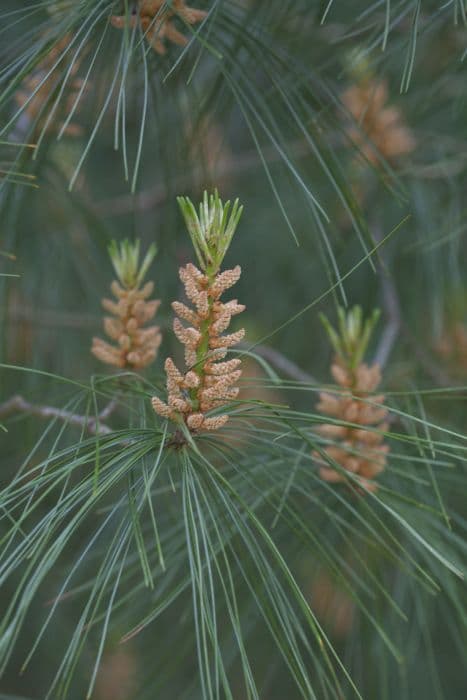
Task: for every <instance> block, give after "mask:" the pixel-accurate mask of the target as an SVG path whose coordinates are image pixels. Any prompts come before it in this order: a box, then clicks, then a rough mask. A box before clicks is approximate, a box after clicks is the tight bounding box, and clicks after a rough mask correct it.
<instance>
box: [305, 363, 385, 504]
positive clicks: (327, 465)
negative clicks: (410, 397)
mask: <svg viewBox="0 0 467 700" xmlns="http://www.w3.org/2000/svg"><path fill="white" fill-rule="evenodd" d="M331 372H332V375H333V377H334V379H335V380H336V382H337V384H338V385H339V386H340V387H342V392H340V393H336V394H331V393H329V392H322V393H321V394H320V401H319V403H318V406H317V408H318V410H319V411H321V413H323V414H325V415H327V416H330V417H332V418H334V419H335V420H336V423H325V424H323V425H321V426H319V428H318V429H317V430H318V432H319V433H320V435H322V436H323V437H325V438H329V439H331V440H334V441H335V444H333V445H327V446H326V447H325V448H324V450H323V451H324V455H322V454H319V453H318V452H314V453H313V456H314V457H315V459H316V461H317V462H318V463H319V464H320V469H319V474H320V476H321V478H322V479H324V481H330V482H341V481H346V477H345V474H344V473H342V472H340V471H338V470H337V469H335V468H333V467H332V461H334V462H336V463H337V464H338V465H339V466H340V467H342V469H343V470H345V471H348V472H351V473H353V474H355V476H357V477H358V480H359V481H360V480H361V481H362V482H363V483H364V486H365V488H366V489H367V490H369V491H375V490H376V488H377V485H376V483H374V482H372V480H373V479H374V478H375V477H376V476H377V475H378V474H379V473H380V472H382V471H383V469H384V467H385V464H386V455H387V453H388V451H389V447H388V445H385V444H383V441H384V433H385V432H386V431H387V430H388V427H389V424H388V422H387V416H388V411H387V410H386V409H385V408H384V406H383V405H382V404H383V402H384V396H383V395H382V394H379V395H371V392H373V391H374V390H375V389H376V388H377V387H378V385H379V383H380V381H381V370H380V368H379V366H378V365H373V366H372V367H369V366H368V365H366V364H364V363H361V364H360V365H358V367H357V368H356V370H354V371H352V370H350V369H349V368H347V367H345V366H344V365H343V364H342V363H340V362H339V361H336V362H335V363H334V364H333V365H332V367H331ZM343 423H346V424H347V423H352V424H354V425H355V427H354V426H351V425H345V424H343ZM357 426H358V427H357ZM325 456H327V457H329V461H327V460H326V458H325ZM368 480H369V481H368Z"/></svg>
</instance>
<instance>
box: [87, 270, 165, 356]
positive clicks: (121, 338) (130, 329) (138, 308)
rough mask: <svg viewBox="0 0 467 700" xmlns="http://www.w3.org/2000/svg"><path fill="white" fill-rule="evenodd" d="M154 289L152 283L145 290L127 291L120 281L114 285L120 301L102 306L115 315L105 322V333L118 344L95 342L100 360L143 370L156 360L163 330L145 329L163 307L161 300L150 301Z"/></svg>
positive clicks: (94, 351) (94, 349) (114, 290)
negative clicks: (145, 325) (146, 324)
mask: <svg viewBox="0 0 467 700" xmlns="http://www.w3.org/2000/svg"><path fill="white" fill-rule="evenodd" d="M153 289H154V284H153V283H152V282H147V283H146V284H145V285H144V286H143V287H142V288H141V289H140V288H138V287H134V288H128V289H125V288H124V287H122V286H121V285H120V284H119V283H118V282H117V281H115V280H114V281H113V282H112V285H111V290H112V293H113V295H114V297H115V298H116V301H112V300H111V299H103V300H102V306H103V307H104V309H105V310H106V311H108V312H109V313H110V314H111V316H106V317H105V318H104V330H105V332H106V334H107V336H108V337H109V338H110V339H111V340H112V341H114V343H113V344H111V343H107V342H106V341H105V340H101V339H100V338H93V343H92V352H93V354H94V355H95V356H96V357H97V358H98V359H99V360H102V362H105V363H106V364H108V365H114V366H115V367H120V368H124V367H126V368H131V369H142V368H143V367H147V366H148V365H150V364H151V362H153V361H154V360H155V358H156V356H157V350H158V348H159V345H160V343H161V339H162V336H161V334H160V332H159V326H148V327H147V328H143V326H144V324H145V323H147V322H148V321H150V320H151V319H152V318H153V317H154V315H155V313H156V311H157V309H158V308H159V305H160V301H159V300H153V301H148V297H150V296H151V294H152V291H153Z"/></svg>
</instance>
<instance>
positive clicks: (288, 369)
mask: <svg viewBox="0 0 467 700" xmlns="http://www.w3.org/2000/svg"><path fill="white" fill-rule="evenodd" d="M250 347H251V346H250V345H248V344H247V343H242V344H241V345H240V346H239V348H240V349H241V350H243V349H244V350H248V349H249V348H250ZM252 352H255V353H256V354H257V355H259V356H260V357H262V358H263V359H264V360H266V361H267V362H269V364H271V365H273V367H275V368H276V369H278V370H279V371H280V372H283V373H284V374H285V375H286V376H287V377H290V378H291V379H295V380H296V381H298V382H306V383H307V384H318V382H317V380H316V379H315V378H314V377H313V376H312V375H311V374H308V372H305V370H303V369H302V368H301V367H299V366H298V365H297V364H295V362H292V360H289V358H288V357H286V356H285V355H283V354H282V353H281V352H279V351H278V350H275V349H274V348H271V347H269V346H268V345H254V346H253V348H252Z"/></svg>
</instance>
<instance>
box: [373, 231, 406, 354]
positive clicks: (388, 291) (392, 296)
mask: <svg viewBox="0 0 467 700" xmlns="http://www.w3.org/2000/svg"><path fill="white" fill-rule="evenodd" d="M373 230H374V238H375V241H376V242H377V243H379V242H380V241H381V240H382V232H381V230H380V228H379V226H378V225H376V226H374V229H373ZM378 271H379V273H380V276H381V293H382V298H383V307H384V312H385V316H386V326H385V328H384V330H383V332H382V334H381V338H380V341H379V343H378V347H377V349H376V353H375V356H374V358H373V362H374V363H375V364H378V365H379V366H380V367H384V366H385V365H386V363H387V361H388V359H389V356H390V354H391V352H392V349H393V347H394V344H395V342H396V340H397V338H398V336H399V333H400V330H401V323H402V316H401V307H400V302H399V295H398V293H397V289H396V285H395V284H394V279H393V277H392V274H391V272H390V271H389V265H388V259H387V255H386V251H385V250H384V249H383V248H380V250H379V256H378Z"/></svg>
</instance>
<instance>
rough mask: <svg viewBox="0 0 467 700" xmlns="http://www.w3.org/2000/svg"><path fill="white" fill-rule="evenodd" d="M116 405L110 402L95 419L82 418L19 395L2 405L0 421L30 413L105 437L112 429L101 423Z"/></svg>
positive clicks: (89, 417)
mask: <svg viewBox="0 0 467 700" xmlns="http://www.w3.org/2000/svg"><path fill="white" fill-rule="evenodd" d="M116 405H117V404H116V401H115V400H112V401H109V403H108V404H107V405H106V406H105V407H104V408H103V409H102V411H101V412H100V413H99V414H98V416H97V418H93V417H91V416H82V415H79V414H76V413H72V412H71V411H66V410H65V409H62V408H56V407H55V406H43V405H39V404H33V403H30V402H29V401H26V399H25V398H23V397H22V396H20V395H19V394H16V395H15V396H12V397H11V398H9V399H8V400H7V401H5V402H4V403H2V404H0V419H1V418H6V417H7V416H9V415H11V414H12V413H18V412H20V413H30V414H31V415H33V416H38V417H40V418H58V419H59V420H62V421H66V422H67V423H70V424H71V425H76V426H80V427H82V428H85V429H86V430H88V431H89V432H90V433H93V434H94V435H103V434H108V433H111V432H112V428H110V427H109V426H108V425H106V424H105V423H103V422H101V421H103V420H105V419H106V418H108V417H109V416H110V415H111V413H112V412H113V411H114V410H115V407H116Z"/></svg>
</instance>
